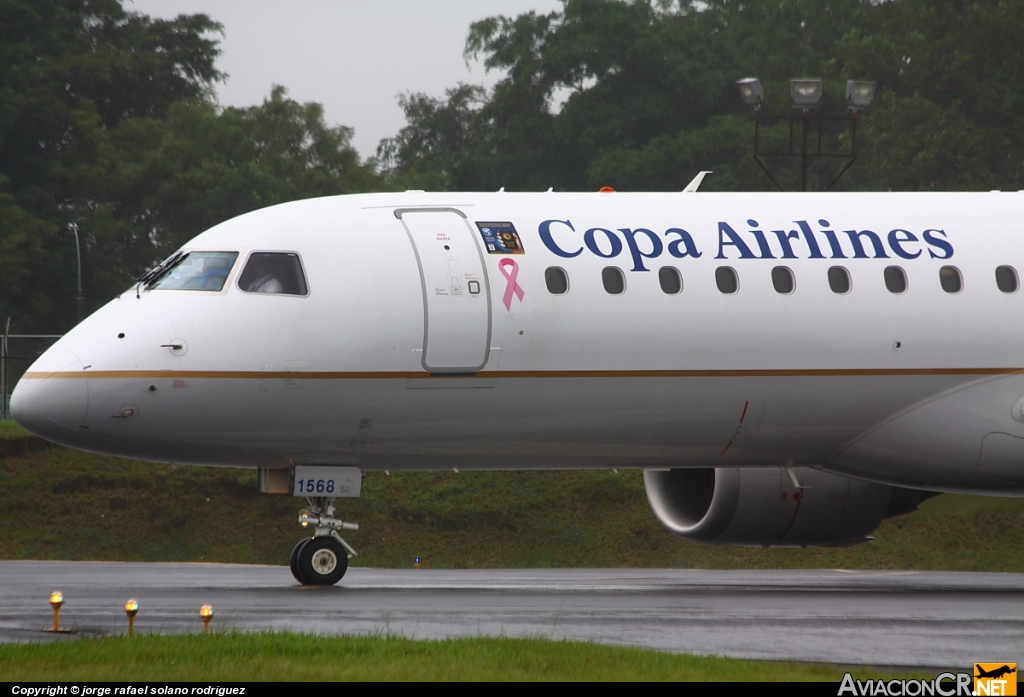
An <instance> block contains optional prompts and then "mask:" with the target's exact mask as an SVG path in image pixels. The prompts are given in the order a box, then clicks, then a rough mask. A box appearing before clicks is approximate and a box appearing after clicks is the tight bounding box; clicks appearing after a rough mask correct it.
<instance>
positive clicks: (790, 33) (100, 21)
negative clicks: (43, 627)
mask: <svg viewBox="0 0 1024 697" xmlns="http://www.w3.org/2000/svg"><path fill="white" fill-rule="evenodd" d="M131 9H132V6H131V5H130V4H128V3H125V2H124V1H123V0H90V1H89V2H83V1H82V0H2V1H0V318H4V317H8V316H10V317H12V330H13V331H14V333H19V332H23V331H25V330H27V329H32V328H35V329H38V330H40V331H42V330H44V329H45V331H42V333H61V332H63V331H65V330H66V329H67V328H68V327H69V326H71V324H72V323H73V322H74V318H75V315H76V311H75V307H76V305H75V300H74V298H75V294H76V283H75V278H76V273H75V265H76V260H75V253H74V249H75V244H74V234H73V233H74V231H75V230H77V231H78V232H79V234H80V237H81V241H82V257H83V259H82V261H83V264H82V267H83V276H84V278H83V281H84V286H85V298H86V305H87V309H93V308H96V307H99V306H100V305H102V304H103V303H105V302H107V301H108V300H109V299H110V298H112V297H113V296H114V295H115V294H116V293H118V292H120V291H121V290H123V289H124V288H125V287H127V286H128V284H129V282H130V280H131V279H132V278H134V277H135V276H137V275H138V274H140V273H141V272H142V271H144V270H145V269H147V268H149V267H150V266H152V265H153V264H154V263H155V262H156V261H158V260H159V259H160V258H163V257H165V256H167V255H168V254H169V253H170V252H172V251H173V250H174V249H176V248H177V247H178V246H180V245H181V244H182V243H183V242H184V241H186V240H188V239H190V238H192V237H193V236H195V235H196V234H198V233H199V232H201V231H203V230H204V229H206V228H208V227H210V226H212V225H214V224H216V223H218V222H220V221H223V220H226V219H228V218H230V217H233V216H236V215H239V214H241V213H245V212H248V211H251V210H254V209H257V208H261V207H263V206H267V205H271V204H274V203H279V202H282V201H289V200H294V199H297V198H306V197H311V196H321V195H327V194H342V193H356V192H362V191H381V190H402V189H406V188H417V189H420V188H422V189H428V190H438V189H442V190H444V189H448V190H476V191H495V190H497V189H498V188H499V187H505V188H506V189H507V190H509V191H516V190H520V191H544V190H546V189H547V188H548V187H549V186H550V187H554V189H555V190H559V191H594V190H596V189H597V188H598V187H599V186H604V185H608V186H613V187H615V188H617V189H619V190H625V191H630V190H632V191H638V190H656V191H666V190H667V191H679V190H680V189H681V188H682V187H683V185H684V184H686V183H687V182H688V181H689V180H690V179H691V178H692V177H693V175H694V174H695V173H696V172H697V171H699V170H713V171H714V172H715V174H714V176H713V177H710V178H709V179H708V180H707V181H706V183H705V184H704V185H703V188H704V189H705V190H719V191H744V190H773V189H774V187H773V185H772V183H771V182H770V180H769V179H768V178H767V177H766V176H765V175H764V173H763V172H761V170H760V169H759V168H758V166H757V165H756V164H755V162H754V160H753V159H752V157H751V155H752V152H751V140H752V130H753V129H752V127H753V124H752V121H753V119H752V113H751V109H750V108H749V107H747V106H745V105H744V104H743V103H742V101H741V100H740V98H739V96H738V94H737V91H736V87H735V84H734V83H735V81H736V80H737V79H738V78H742V77H746V76H751V75H756V76H758V77H760V78H761V80H762V82H763V84H764V86H765V105H764V110H763V113H764V115H765V116H766V117H768V116H771V115H781V116H783V117H788V115H790V114H792V113H794V111H793V109H792V108H791V106H790V104H789V99H788V90H787V81H788V80H789V79H790V78H793V77H821V78H822V79H823V80H824V81H825V97H824V103H823V105H822V109H821V113H822V114H824V115H829V116H838V115H843V114H846V113H847V111H846V106H845V103H844V94H845V92H844V82H845V81H846V80H847V79H851V78H852V79H873V80H876V81H877V83H878V92H877V95H876V98H875V101H874V103H872V104H871V105H870V106H869V107H868V108H867V109H866V110H865V111H864V112H863V113H862V114H861V116H860V119H861V120H860V123H861V127H860V130H859V131H858V147H859V156H858V159H857V163H856V164H855V165H854V166H853V167H852V168H851V169H850V171H849V172H848V173H847V174H846V175H845V176H844V178H843V179H842V180H841V181H840V182H839V184H838V188H839V190H860V191H865V190H866V191H885V190H890V191H908V190H910V191H958V190H974V191H977V190H990V189H1001V190H1004V191H1014V190H1018V189H1021V188H1024V167H1021V162H1024V130H1022V129H1021V128H1020V124H1019V121H1020V118H1021V117H1020V114H1022V113H1024V111H1022V106H1024V81H1022V80H1021V79H1020V77H1021V76H1022V75H1024V52H1021V51H1020V50H1019V37H1020V36H1021V35H1022V34H1024V0H1003V1H1000V2H995V1H994V0H891V1H890V2H878V1H877V0H762V1H760V2H739V1H738V0H563V6H562V8H561V9H560V10H559V11H556V12H552V13H550V14H546V15H538V14H536V13H534V12H530V13H526V14H523V15H519V16H517V17H490V18H487V19H484V20H482V21H480V22H476V23H474V24H473V25H472V26H471V27H469V28H468V36H467V41H466V45H465V48H466V56H467V58H469V59H471V60H472V59H478V60H481V61H483V63H484V64H485V65H486V66H487V68H488V69H490V70H492V71H495V72H496V73H497V74H498V75H497V77H498V81H497V84H496V85H495V87H494V88H493V89H484V88H483V87H481V86H477V85H466V84H460V85H454V86H453V87H452V88H450V89H449V90H447V91H446V93H445V94H444V95H426V94H407V95H404V96H403V97H401V98H400V102H401V105H402V107H403V108H404V110H405V116H406V122H407V125H406V126H405V127H404V128H402V129H401V130H400V132H399V133H397V134H395V136H394V137H392V138H388V139H385V140H384V141H383V142H382V143H381V144H380V146H379V148H378V157H377V158H374V159H370V160H366V161H362V160H360V158H359V156H358V154H357V153H356V152H355V150H354V149H353V148H352V146H351V135H352V131H351V129H349V128H347V127H345V126H340V125H338V126H332V125H328V124H326V123H325V122H324V119H323V110H322V109H321V107H320V105H318V104H315V103H307V104H299V103H297V102H295V101H294V100H291V99H289V98H288V96H287V90H286V89H285V88H284V87H281V86H275V87H274V88H273V89H272V90H271V92H270V94H269V95H268V96H267V98H266V99H265V100H264V101H263V103H262V104H259V105H254V106H251V107H247V108H238V109H234V108H231V109H223V108H221V107H219V106H218V105H217V104H216V101H215V99H214V98H213V94H214V87H215V85H216V83H217V82H218V81H219V80H221V79H223V75H222V74H221V73H220V71H219V70H218V69H217V67H216V61H217V57H218V55H219V54H220V47H219V38H220V36H221V35H222V33H223V28H222V27H221V25H219V24H218V23H217V22H216V21H215V20H216V18H210V17H207V16H206V15H202V14H197V15H181V16H179V17H177V18H175V19H173V20H159V19H153V18H150V17H147V16H145V15H143V14H139V13H135V12H131ZM761 133H762V138H763V140H764V143H765V144H766V149H767V150H769V151H770V150H773V149H776V148H777V147H778V146H780V145H783V144H784V143H786V142H788V134H789V127H788V124H787V123H779V122H772V123H769V122H768V121H767V120H766V121H764V122H763V124H762V129H761ZM849 136H850V134H849V132H848V131H846V130H845V127H838V126H837V127H836V129H834V130H832V131H829V130H826V132H825V134H824V144H825V147H826V149H831V150H833V151H836V150H840V151H841V150H845V148H846V147H847V146H848V144H849ZM768 164H769V166H770V167H771V169H772V170H773V172H774V174H775V176H776V178H777V179H778V180H779V181H780V182H781V184H782V185H783V186H785V187H786V188H787V189H789V190H795V189H796V188H797V180H798V175H797V172H798V168H797V167H795V166H794V163H793V161H792V160H782V159H772V158H771V157H769V158H768ZM840 166H841V162H839V161H836V160H828V161H823V160H815V161H814V162H813V163H812V166H811V170H810V188H811V189H812V190H814V189H818V190H820V189H823V188H824V187H825V186H826V185H827V184H828V183H829V182H831V181H832V179H833V177H834V176H835V175H836V173H837V171H838V168H839V167H840Z"/></svg>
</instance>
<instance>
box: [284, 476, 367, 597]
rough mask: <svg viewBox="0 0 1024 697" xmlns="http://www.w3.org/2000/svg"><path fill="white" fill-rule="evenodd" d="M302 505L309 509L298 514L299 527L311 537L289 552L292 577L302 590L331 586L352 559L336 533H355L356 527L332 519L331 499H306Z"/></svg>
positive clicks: (323, 497) (319, 497)
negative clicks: (307, 504)
mask: <svg viewBox="0 0 1024 697" xmlns="http://www.w3.org/2000/svg"><path fill="white" fill-rule="evenodd" d="M306 501H308V502H309V508H307V509H306V510H303V511H301V512H300V513H299V523H301V524H302V526H303V527H307V526H310V525H312V526H313V527H314V533H313V537H307V538H306V539H304V540H301V541H299V543H298V544H297V545H295V548H294V549H292V554H291V558H290V559H289V566H290V567H291V570H292V576H294V577H295V580H296V581H298V582H299V583H301V584H302V585H304V586H332V585H334V584H335V583H337V582H338V581H340V580H341V577H342V576H344V575H345V572H346V571H347V570H348V560H349V559H350V558H351V557H354V556H356V551H355V550H354V549H352V547H351V546H350V545H349V544H348V543H347V542H345V540H343V539H342V538H341V535H339V534H338V531H339V530H358V529H359V526H358V525H356V524H355V523H346V522H344V521H342V520H338V519H337V518H335V517H334V497H326V496H310V497H307V498H306Z"/></svg>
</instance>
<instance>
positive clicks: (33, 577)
mask: <svg viewBox="0 0 1024 697" xmlns="http://www.w3.org/2000/svg"><path fill="white" fill-rule="evenodd" d="M52 590H61V591H63V593H64V597H65V601H66V602H65V605H64V608H63V610H62V611H61V624H62V625H64V626H67V627H69V628H71V629H73V630H74V631H75V632H76V633H75V634H72V635H63V636H61V635H53V634H47V633H43V632H41V631H40V629H42V628H43V627H46V626H49V625H51V624H52V612H51V610H50V607H49V604H48V598H49V593H50V591H52ZM129 598H135V599H137V600H138V601H139V606H140V608H139V614H138V616H137V618H136V621H135V622H136V624H135V626H136V629H137V631H140V632H161V633H181V632H198V631H201V629H202V623H201V622H200V620H199V616H198V612H199V608H200V607H201V606H202V605H204V604H209V605H212V606H213V609H214V613H215V618H214V620H213V623H214V624H213V626H214V628H215V629H216V630H220V631H223V630H229V629H240V630H255V629H274V630H284V629H288V630H294V631H299V632H313V633H322V634H381V633H388V634H393V635H400V636H404V637H409V638H417V639H426V638H438V637H454V636H477V635H487V636H497V635H504V636H517V637H518V636H524V637H549V638H555V639H562V638H572V639H585V640H591V641H596V642H601V643H607V644H619V645H628V646H642V647H650V648H656V649H662V650H668V651H676V652H683V653H696V654H715V655H725V656H734V657H742V658H766V659H786V660H797V661H821V662H828V663H838V664H870V665H885V666H920V667H929V668H930V667H935V668H947V669H950V668H951V669H967V668H968V667H969V666H970V665H971V663H972V662H974V661H992V662H1012V661H1016V662H1024V574H975V573H937V572H906V571H903V572H900V571H858V572H847V571H699V570H678V569H528V570H483V571H437V570H426V569H420V570H415V569H408V570H387V569H384V570H382V569H359V568H353V569H350V570H349V572H348V574H347V575H346V576H345V578H344V579H342V581H341V583H340V584H339V585H337V586H334V587H330V588H320V587H317V588H314V587H299V586H298V585H296V584H295V582H294V581H293V580H292V577H291V574H290V573H289V571H288V569H287V568H286V567H276V566H242V565H234V564H136V563H103V562H36V561H24V562H22V561H5V562H0V642H23V641H52V640H67V639H70V638H73V637H75V636H97V635H110V634H118V633H124V632H125V631H126V629H127V619H126V618H125V614H124V609H123V608H124V603H125V601H126V600H128V599H129Z"/></svg>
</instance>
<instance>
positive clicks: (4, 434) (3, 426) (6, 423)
mask: <svg viewBox="0 0 1024 697" xmlns="http://www.w3.org/2000/svg"><path fill="white" fill-rule="evenodd" d="M32 437H33V436H32V434H31V433H29V432H28V431H26V430H25V429H23V428H22V427H21V426H19V425H18V424H17V423H16V422H15V421H14V420H12V419H0V440H22V439H25V438H32Z"/></svg>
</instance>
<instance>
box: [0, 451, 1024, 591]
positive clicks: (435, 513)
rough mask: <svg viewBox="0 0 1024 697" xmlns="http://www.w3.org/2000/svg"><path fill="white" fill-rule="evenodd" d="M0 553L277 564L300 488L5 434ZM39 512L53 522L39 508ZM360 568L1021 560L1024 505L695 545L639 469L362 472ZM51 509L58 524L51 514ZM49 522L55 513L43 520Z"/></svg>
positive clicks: (1019, 565)
mask: <svg viewBox="0 0 1024 697" xmlns="http://www.w3.org/2000/svg"><path fill="white" fill-rule="evenodd" d="M0 486H2V488H3V491H4V496H3V497H2V498H0V529H3V530H4V534H3V535H2V536H0V558H3V559H81V560H87V559H97V560H111V561H113V560H121V561H214V562H238V563H249V564H284V563H285V561H286V560H287V558H288V554H289V552H290V551H291V548H292V546H293V545H294V544H295V542H296V541H298V539H299V538H300V537H301V536H302V529H301V528H300V527H299V525H298V524H297V523H296V517H297V514H298V509H299V508H300V506H301V504H302V500H301V499H297V498H292V497H268V496H259V495H258V494H257V483H256V475H255V472H254V471H251V470H236V469H217V468H201V467H185V466H179V467H172V466H169V465H158V464H151V463H141V462H133V461H129V460H121V459H117V458H111V457H103V456H99V455H92V454H88V453H81V452H77V451H74V450H69V449H66V448H62V447H59V446H51V445H48V444H46V443H44V442H43V441H41V440H38V439H36V438H28V439H22V440H18V441H2V440H0ZM42 509H45V510H46V511H47V513H48V516H49V517H48V518H47V520H46V521H43V520H41V519H40V518H39V516H38V515H37V514H38V513H39V511H40V510H42ZM340 512H341V515H342V516H343V517H344V518H346V519H349V520H353V521H356V522H358V523H359V524H360V528H361V529H360V531H359V532H356V533H350V534H349V535H348V536H347V539H348V540H349V541H350V542H351V543H352V544H353V546H354V547H355V548H356V550H357V551H358V552H359V557H357V558H356V559H355V560H354V562H353V563H354V564H355V565H359V566H373V567H392V568H402V567H410V566H412V563H413V559H414V557H417V556H419V557H420V558H421V560H422V564H423V566H425V567H428V568H429V567H434V568H530V567H631V566H632V567H671V568H713V569H748V568H851V569H853V568H867V569H948V570H963V571H1015V572H1021V571H1024V558H1022V557H1021V555H1020V554H1019V541H1020V539H1021V537H1022V533H1024V500H1020V499H997V498H986V497H968V496H950V495H946V496H940V497H938V498H935V499H932V500H930V501H927V502H925V504H924V505H923V506H922V507H921V510H920V511H918V512H916V513H913V514H911V515H909V516H904V517H901V518H895V519H892V520H889V521H886V522H885V523H883V524H882V526H881V528H879V530H878V531H877V532H876V533H875V538H876V539H875V540H874V541H873V542H870V543H868V544H863V545H858V546H855V547H845V548H828V549H808V550H800V549H759V548H754V549H749V548H733V547H717V546H713V545H706V544H701V543H697V542H688V541H686V540H681V539H679V538H677V537H674V536H672V535H670V534H669V533H667V532H665V531H664V530H663V529H662V528H661V526H660V525H659V524H658V522H657V521H656V520H655V518H654V515H653V514H652V513H651V511H650V509H649V507H648V504H647V499H646V496H645V494H644V490H643V482H642V478H641V475H640V473H639V472H637V471H625V470H623V471H620V472H619V473H615V472H611V471H604V470H602V471H556V472H462V473H459V474H455V473H452V472H438V473H392V474H391V476H390V477H389V476H386V475H384V474H383V473H368V474H366V475H365V477H364V480H363V496H362V497H361V498H359V499H353V500H347V501H343V502H342V508H341V511H340ZM53 516H58V517H59V519H60V521H61V525H60V526H54V525H52V524H51V522H52V517H53ZM48 521H50V522H48Z"/></svg>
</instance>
